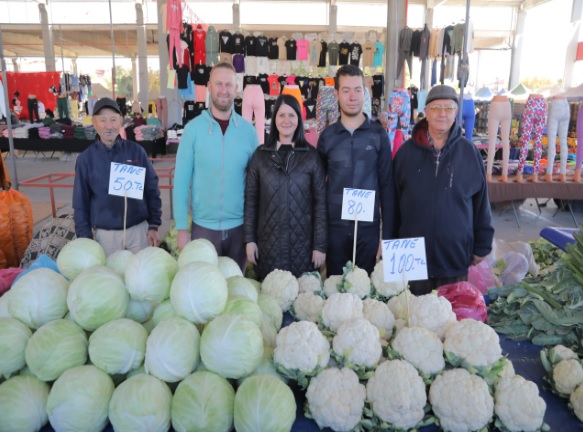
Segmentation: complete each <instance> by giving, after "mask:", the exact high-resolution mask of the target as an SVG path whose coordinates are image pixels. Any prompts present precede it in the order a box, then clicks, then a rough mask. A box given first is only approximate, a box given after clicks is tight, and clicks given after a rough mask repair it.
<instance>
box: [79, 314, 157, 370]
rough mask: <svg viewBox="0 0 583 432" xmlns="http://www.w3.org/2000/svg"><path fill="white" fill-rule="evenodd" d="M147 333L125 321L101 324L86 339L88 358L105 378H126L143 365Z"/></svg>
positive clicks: (119, 320)
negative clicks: (127, 374)
mask: <svg viewBox="0 0 583 432" xmlns="http://www.w3.org/2000/svg"><path fill="white" fill-rule="evenodd" d="M147 339H148V332H146V329H145V328H144V326H143V325H141V324H139V323H137V322H135V321H132V320H130V319H127V318H122V319H118V320H114V321H110V322H108V323H106V324H103V325H102V326H101V327H99V328H98V329H97V330H95V331H94V332H93V333H92V334H91V336H89V358H90V359H91V363H93V364H94V365H95V366H97V367H98V368H100V369H102V370H104V371H105V372H107V373H108V374H112V375H115V374H125V373H128V372H129V371H130V370H132V369H136V368H138V367H140V366H141V365H142V363H143V362H144V356H145V354H146V340H147Z"/></svg>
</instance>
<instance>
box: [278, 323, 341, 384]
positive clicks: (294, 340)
mask: <svg viewBox="0 0 583 432" xmlns="http://www.w3.org/2000/svg"><path fill="white" fill-rule="evenodd" d="M329 359H330V342H328V339H326V337H325V336H324V335H323V334H322V333H321V332H320V330H319V329H318V326H317V325H316V324H314V323H313V322H309V321H298V322H294V323H291V324H290V325H289V326H287V327H284V328H283V329H281V331H280V332H279V333H278V334H277V337H276V338H275V350H274V351H273V362H274V363H275V365H276V366H277V367H278V370H279V369H280V368H279V366H282V367H283V368H285V369H286V370H287V371H289V372H290V374H292V376H290V377H289V378H293V373H294V372H295V371H297V372H299V373H300V374H302V375H305V376H311V375H313V374H315V373H318V372H319V370H320V369H321V368H324V367H326V365H327V364H328V360H329Z"/></svg>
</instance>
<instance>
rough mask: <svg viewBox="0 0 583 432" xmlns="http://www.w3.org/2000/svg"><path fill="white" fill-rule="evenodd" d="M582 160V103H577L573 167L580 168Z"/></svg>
mask: <svg viewBox="0 0 583 432" xmlns="http://www.w3.org/2000/svg"><path fill="white" fill-rule="evenodd" d="M582 162H583V104H581V105H579V114H578V115H577V159H576V162H575V168H581V163H582Z"/></svg>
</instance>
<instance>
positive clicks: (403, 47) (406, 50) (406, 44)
mask: <svg viewBox="0 0 583 432" xmlns="http://www.w3.org/2000/svg"><path fill="white" fill-rule="evenodd" d="M412 37H413V30H412V29H411V28H409V27H407V26H405V28H403V29H401V31H400V32H399V58H398V60H397V79H399V78H400V76H401V72H402V70H403V67H404V63H405V61H406V62H407V65H408V66H409V74H410V75H411V76H413V54H412V52H411V39H412Z"/></svg>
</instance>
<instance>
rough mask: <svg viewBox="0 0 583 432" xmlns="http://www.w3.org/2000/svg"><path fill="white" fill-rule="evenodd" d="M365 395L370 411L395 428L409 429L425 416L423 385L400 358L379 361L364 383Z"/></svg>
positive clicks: (413, 370) (414, 370)
mask: <svg viewBox="0 0 583 432" xmlns="http://www.w3.org/2000/svg"><path fill="white" fill-rule="evenodd" d="M366 396H367V400H368V401H370V403H371V406H372V410H373V412H374V414H375V415H376V416H377V417H378V418H380V419H381V420H383V421H385V422H387V423H390V424H392V425H393V426H396V427H397V428H399V429H403V430H409V429H412V428H414V427H415V426H417V424H418V423H419V422H421V420H423V417H424V416H425V411H424V408H425V404H426V403H427V393H426V392H425V384H424V383H423V379H422V378H421V377H420V376H419V373H417V370H416V369H415V368H414V367H413V366H411V364H409V363H407V362H406V361H404V360H391V361H385V362H383V363H381V364H380V365H379V366H378V367H377V369H376V370H375V373H374V375H373V376H372V377H371V378H370V379H369V380H368V382H367V384H366Z"/></svg>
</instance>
